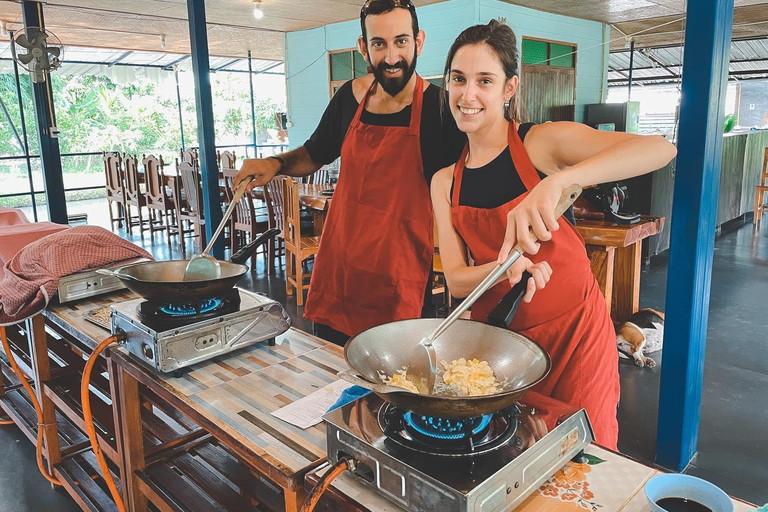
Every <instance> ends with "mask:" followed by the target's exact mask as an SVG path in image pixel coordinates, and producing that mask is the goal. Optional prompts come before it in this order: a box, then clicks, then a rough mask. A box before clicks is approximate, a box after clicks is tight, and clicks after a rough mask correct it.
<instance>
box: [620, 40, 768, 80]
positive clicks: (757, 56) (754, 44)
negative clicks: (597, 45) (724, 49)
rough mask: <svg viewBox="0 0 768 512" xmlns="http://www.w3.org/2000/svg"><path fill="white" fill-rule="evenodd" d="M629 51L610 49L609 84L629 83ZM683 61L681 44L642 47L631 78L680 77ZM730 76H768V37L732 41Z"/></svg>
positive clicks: (740, 78) (741, 78) (665, 78)
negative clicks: (612, 50)
mask: <svg viewBox="0 0 768 512" xmlns="http://www.w3.org/2000/svg"><path fill="white" fill-rule="evenodd" d="M629 53H630V52H629V50H628V49H625V50H621V51H616V52H611V54H610V56H609V59H608V67H609V72H608V83H609V85H626V84H627V81H628V79H627V76H628V73H629ZM682 61H683V47H682V46H665V47H659V48H642V49H639V50H635V52H634V62H633V66H632V81H633V82H635V81H637V82H641V83H665V82H677V81H679V80H680V73H681V69H682ZM729 75H730V77H731V78H735V79H739V80H749V79H755V78H767V77H768V39H766V38H760V39H747V40H740V41H732V42H731V62H730V65H729Z"/></svg>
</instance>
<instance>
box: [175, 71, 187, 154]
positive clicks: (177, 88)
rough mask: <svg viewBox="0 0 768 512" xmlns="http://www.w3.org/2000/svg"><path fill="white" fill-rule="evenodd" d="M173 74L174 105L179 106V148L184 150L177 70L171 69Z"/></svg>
mask: <svg viewBox="0 0 768 512" xmlns="http://www.w3.org/2000/svg"><path fill="white" fill-rule="evenodd" d="M173 76H174V78H175V79H176V105H177V106H178V107H179V133H181V150H182V151H184V150H185V149H186V148H185V147H184V119H182V117H181V91H180V90H179V70H178V69H174V70H173Z"/></svg>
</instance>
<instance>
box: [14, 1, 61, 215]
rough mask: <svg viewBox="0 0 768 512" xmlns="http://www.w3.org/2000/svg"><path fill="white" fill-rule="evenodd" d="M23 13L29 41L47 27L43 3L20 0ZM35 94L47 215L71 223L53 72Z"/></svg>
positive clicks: (37, 84)
mask: <svg viewBox="0 0 768 512" xmlns="http://www.w3.org/2000/svg"><path fill="white" fill-rule="evenodd" d="M21 15H22V17H23V19H24V28H25V32H26V36H27V39H29V40H30V41H31V40H32V39H33V38H34V36H35V34H36V33H37V31H38V30H40V29H45V22H44V20H43V4H41V3H39V2H31V1H28V0H25V1H23V2H21ZM32 97H33V98H34V100H35V117H36V118H37V137H38V139H39V141H40V161H41V162H42V164H43V181H44V182H45V200H46V202H47V203H48V218H49V219H50V220H51V222H56V223H59V224H68V223H69V218H68V217H67V198H66V196H65V194H64V175H63V173H62V170H61V152H60V151H59V138H58V137H59V130H58V128H57V127H56V110H55V109H54V107H53V89H52V88H51V77H50V75H46V76H45V81H42V82H37V83H32Z"/></svg>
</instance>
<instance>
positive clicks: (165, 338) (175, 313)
mask: <svg viewBox="0 0 768 512" xmlns="http://www.w3.org/2000/svg"><path fill="white" fill-rule="evenodd" d="M110 323H111V330H112V334H115V333H117V332H121V331H122V332H124V333H125V334H126V335H127V339H126V341H125V345H124V346H125V348H126V349H127V350H128V351H129V352H131V353H132V354H134V355H135V356H137V357H138V358H139V359H141V360H142V361H144V362H146V363H148V364H149V365H151V366H153V367H154V368H156V369H158V370H160V371H162V372H170V371H174V370H179V369H180V368H183V367H185V366H189V365H192V364H195V363H198V362H200V361H204V360H206V359H210V358H212V357H216V356H219V355H221V354H226V353H228V352H232V351H233V350H237V349H239V348H241V347H245V346H247V345H251V344H253V343H258V342H261V341H268V343H269V344H270V345H274V344H275V336H278V335H280V334H282V333H284V332H285V331H287V330H288V328H289V327H290V326H291V320H290V318H289V317H288V314H287V313H286V312H285V310H284V309H283V306H281V305H280V303H279V302H276V301H274V300H272V299H270V298H268V297H266V296H263V295H259V294H255V293H250V292H247V291H245V290H241V289H239V288H232V289H231V290H230V291H229V292H228V293H227V294H225V295H223V296H221V297H216V298H211V299H206V300H203V301H200V302H195V303H187V304H157V303H152V302H149V301H147V300H144V299H136V300H131V301H126V302H121V303H118V304H114V305H112V306H111V307H110Z"/></svg>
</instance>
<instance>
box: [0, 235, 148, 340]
mask: <svg viewBox="0 0 768 512" xmlns="http://www.w3.org/2000/svg"><path fill="white" fill-rule="evenodd" d="M138 258H148V259H153V258H152V255H151V254H149V253H148V252H147V251H145V250H144V249H142V248H140V247H138V246H136V245H134V244H132V243H130V242H128V241H127V240H123V239H122V238H120V237H119V236H117V235H115V234H114V233H112V232H110V231H107V230H106V229H104V228H101V227H98V226H79V227H74V228H70V229H67V230H65V231H60V232H58V233H54V234H52V235H48V236H45V237H43V238H41V239H39V240H37V241H35V242H32V243H31V244H29V245H27V246H26V247H24V248H23V249H21V250H20V251H19V252H18V253H16V255H15V256H14V257H13V258H11V260H10V261H8V263H6V264H5V268H4V270H5V275H4V276H3V279H2V281H0V325H10V324H14V323H18V322H21V321H22V320H25V319H27V318H29V317H31V316H33V315H35V314H37V313H39V312H40V311H42V310H43V309H45V307H46V306H47V305H48V301H49V300H50V297H52V296H53V294H54V293H55V292H56V289H57V288H58V287H59V278H61V277H63V276H67V275H69V274H74V273H75V272H80V271H81V270H89V269H96V268H103V267H107V266H112V265H117V264H120V263H123V262H125V263H128V262H130V261H133V260H136V259H138Z"/></svg>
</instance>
